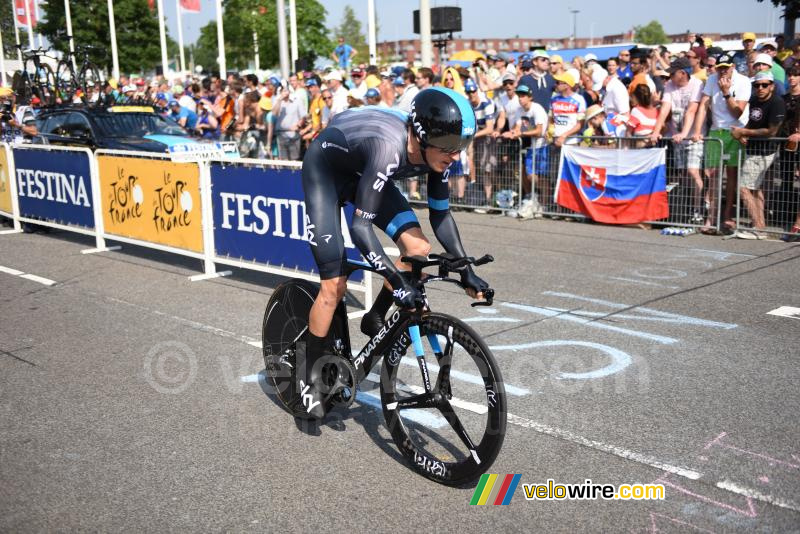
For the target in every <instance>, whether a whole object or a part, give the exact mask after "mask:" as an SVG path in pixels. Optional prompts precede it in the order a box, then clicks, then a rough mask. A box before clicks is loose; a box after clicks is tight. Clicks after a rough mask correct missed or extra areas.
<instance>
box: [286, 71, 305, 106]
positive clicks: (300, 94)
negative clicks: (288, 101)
mask: <svg viewBox="0 0 800 534" xmlns="http://www.w3.org/2000/svg"><path fill="white" fill-rule="evenodd" d="M289 90H290V91H291V92H292V95H294V97H295V98H298V99H300V101H301V102H302V103H303V107H305V108H306V109H308V92H307V91H306V89H305V87H303V84H302V80H301V79H300V78H299V77H298V75H297V73H294V74H290V75H289Z"/></svg>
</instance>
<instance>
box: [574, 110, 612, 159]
mask: <svg viewBox="0 0 800 534" xmlns="http://www.w3.org/2000/svg"><path fill="white" fill-rule="evenodd" d="M585 120H586V129H585V130H583V134H582V137H583V140H582V141H581V145H582V146H587V147H598V148H608V147H610V146H611V144H612V143H614V140H613V137H616V136H615V135H611V133H612V132H613V131H614V125H613V124H610V123H609V122H608V117H607V115H606V112H605V111H604V110H603V106H601V105H600V104H594V105H593V106H589V107H588V108H586V119H585ZM609 127H610V128H611V129H609ZM603 138H605V139H603Z"/></svg>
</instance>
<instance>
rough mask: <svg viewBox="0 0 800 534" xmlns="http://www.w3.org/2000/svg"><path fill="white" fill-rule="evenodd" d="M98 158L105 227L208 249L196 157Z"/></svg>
mask: <svg viewBox="0 0 800 534" xmlns="http://www.w3.org/2000/svg"><path fill="white" fill-rule="evenodd" d="M97 160H98V166H99V170H100V198H101V204H100V205H101V208H102V210H103V223H104V224H105V231H106V233H108V234H114V235H118V236H122V237H129V238H133V239H139V240H142V241H148V242H150V243H158V244H160V245H167V246H170V247H175V248H180V249H185V250H191V251H194V252H202V251H203V231H202V225H201V223H202V220H201V209H200V206H201V204H200V169H199V168H198V166H197V164H196V163H173V162H172V161H168V160H161V159H141V158H128V157H118V156H104V155H100V156H98V158H97Z"/></svg>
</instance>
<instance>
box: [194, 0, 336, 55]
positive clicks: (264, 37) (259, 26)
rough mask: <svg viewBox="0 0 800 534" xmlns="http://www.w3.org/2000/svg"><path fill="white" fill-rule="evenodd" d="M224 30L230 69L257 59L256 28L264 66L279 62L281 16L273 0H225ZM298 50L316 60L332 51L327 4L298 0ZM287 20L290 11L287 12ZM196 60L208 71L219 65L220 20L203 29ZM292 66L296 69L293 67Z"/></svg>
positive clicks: (312, 0)
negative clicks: (255, 55)
mask: <svg viewBox="0 0 800 534" xmlns="http://www.w3.org/2000/svg"><path fill="white" fill-rule="evenodd" d="M223 5H224V9H225V14H224V15H225V16H224V17H223V24H224V26H223V30H224V32H225V61H226V63H227V67H228V68H229V69H238V70H243V69H246V68H248V66H249V65H250V63H251V62H252V61H253V59H254V51H253V31H255V32H256V33H257V34H258V49H259V55H260V60H261V66H262V67H264V66H269V67H273V66H275V65H277V64H278V62H279V60H280V58H279V48H278V18H277V16H276V12H275V2H273V1H272V0H225V2H224V4H223ZM295 9H296V15H297V53H298V57H300V58H307V59H309V60H311V61H312V62H313V60H314V58H316V57H317V55H323V54H326V53H327V54H328V55H329V54H330V52H331V51H332V50H333V44H332V43H331V40H330V39H329V38H328V36H327V31H326V29H325V16H326V11H325V8H324V7H322V4H320V3H319V2H318V1H317V0H297V2H296V4H295ZM287 24H288V14H287ZM194 60H195V63H197V64H199V65H202V66H203V68H204V69H206V70H208V71H214V70H216V69H217V23H216V21H211V22H209V23H208V24H206V25H205V26H203V27H202V28H201V29H200V37H199V38H198V39H197V43H196V46H195V48H194ZM291 70H294V69H293V68H292V69H291Z"/></svg>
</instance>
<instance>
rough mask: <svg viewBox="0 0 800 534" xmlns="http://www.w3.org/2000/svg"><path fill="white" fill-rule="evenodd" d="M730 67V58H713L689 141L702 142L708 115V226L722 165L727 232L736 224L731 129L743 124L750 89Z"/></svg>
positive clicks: (747, 81)
mask: <svg viewBox="0 0 800 534" xmlns="http://www.w3.org/2000/svg"><path fill="white" fill-rule="evenodd" d="M733 67H734V64H733V58H732V57H731V56H730V55H728V54H723V55H721V56H719V57H718V58H717V66H716V71H717V72H716V73H715V74H713V75H712V76H709V77H708V80H707V81H706V83H705V86H704V87H703V97H702V98H701V99H700V105H699V107H698V110H697V117H696V118H695V121H694V131H693V138H694V140H695V141H700V140H702V139H703V132H702V128H703V125H704V124H705V121H706V117H707V114H708V113H709V112H710V113H711V130H710V131H709V133H708V137H710V138H712V140H711V141H709V142H708V143H706V147H705V149H706V150H705V169H706V177H707V178H708V184H707V185H708V189H707V190H708V195H709V200H710V202H709V215H708V223H711V222H713V221H714V220H715V219H716V214H715V213H714V207H715V205H716V199H715V198H713V195H714V193H715V192H716V190H717V188H718V186H717V184H718V183H719V182H717V180H718V179H719V176H718V175H717V173H718V169H719V165H720V163H721V162H724V166H725V174H726V177H727V182H726V184H727V186H726V189H725V190H726V191H728V194H727V195H726V197H725V209H724V212H723V218H724V223H723V224H724V226H725V231H728V232H731V231H732V229H733V228H735V226H736V223H735V222H734V221H733V219H732V216H733V201H734V199H735V198H736V195H735V193H734V192H735V191H736V189H737V184H736V181H737V176H736V171H737V167H738V165H739V149H740V146H741V145H740V144H739V142H738V141H736V140H735V139H734V138H733V136H732V135H731V128H734V127H741V126H743V125H745V124H746V123H747V117H748V115H747V113H746V110H747V104H748V101H749V100H750V96H751V92H752V87H751V85H750V79H749V78H748V77H747V76H743V75H741V74H739V73H738V72H737V71H736V69H735V68H733Z"/></svg>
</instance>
